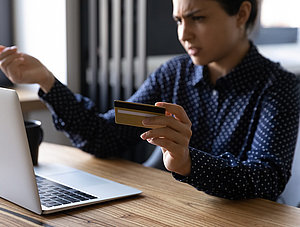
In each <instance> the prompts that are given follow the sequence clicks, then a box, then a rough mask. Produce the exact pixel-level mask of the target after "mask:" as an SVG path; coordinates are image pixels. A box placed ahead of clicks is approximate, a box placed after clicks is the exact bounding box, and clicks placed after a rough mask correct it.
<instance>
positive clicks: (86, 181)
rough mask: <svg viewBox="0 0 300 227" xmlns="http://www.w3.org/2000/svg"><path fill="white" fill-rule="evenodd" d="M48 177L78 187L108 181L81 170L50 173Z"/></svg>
mask: <svg viewBox="0 0 300 227" xmlns="http://www.w3.org/2000/svg"><path fill="white" fill-rule="evenodd" d="M49 178H51V179H53V180H55V181H58V182H60V183H62V184H66V185H68V186H72V187H74V188H78V189H79V188H85V187H89V186H95V185H101V184H107V183H108V181H107V180H105V179H102V178H100V177H97V176H94V175H91V174H89V173H85V172H82V171H73V172H69V173H63V174H58V175H51V176H49Z"/></svg>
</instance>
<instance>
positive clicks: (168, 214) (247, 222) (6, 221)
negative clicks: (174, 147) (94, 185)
mask: <svg viewBox="0 0 300 227" xmlns="http://www.w3.org/2000/svg"><path fill="white" fill-rule="evenodd" d="M39 161H40V162H51V163H52V162H56V163H61V164H65V165H68V166H71V167H74V168H77V169H81V170H84V171H87V172H89V173H92V174H95V175H98V176H100V177H104V178H107V179H110V180H113V181H117V182H119V183H123V184H126V185H129V186H132V187H135V188H138V189H140V190H142V191H143V193H142V194H141V195H139V196H134V197H129V198H125V199H119V200H115V201H110V202H105V203H101V204H96V205H91V206H87V207H82V208H77V209H73V210H69V211H63V212H59V213H56V214H50V215H43V216H39V215H36V214H34V213H32V212H30V211H27V210H25V209H23V208H21V207H19V206H17V205H14V204H12V203H10V202H8V201H5V200H3V199H0V226H300V210H299V209H298V208H296V207H290V206H285V205H282V204H278V203H275V202H272V201H268V200H263V199H252V200H242V201H230V200H226V199H221V198H217V197H213V196H209V195H207V194H205V193H203V192H200V191H197V190H196V189H194V188H193V187H191V186H189V185H187V184H184V183H180V182H177V181H176V180H174V179H173V178H172V176H171V174H170V173H168V172H165V171H161V170H157V169H153V168H148V167H144V166H142V165H140V164H136V163H132V162H129V161H124V160H102V159H97V158H95V157H93V156H92V155H89V154H86V153H84V152H82V151H80V150H78V149H75V148H72V147H67V146H61V145H54V144H49V143H43V144H42V145H41V147H40V157H39Z"/></svg>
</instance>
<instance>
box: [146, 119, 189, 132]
mask: <svg viewBox="0 0 300 227" xmlns="http://www.w3.org/2000/svg"><path fill="white" fill-rule="evenodd" d="M142 123H143V125H145V126H146V127H149V128H150V127H151V125H161V126H163V127H168V128H171V129H173V130H175V131H177V132H180V133H181V134H185V135H189V134H190V133H191V124H186V123H183V122H181V121H179V120H176V119H175V118H174V117H172V116H158V117H148V118H145V119H144V120H143V121H142Z"/></svg>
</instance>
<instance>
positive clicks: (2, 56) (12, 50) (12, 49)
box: [0, 46, 18, 61]
mask: <svg viewBox="0 0 300 227" xmlns="http://www.w3.org/2000/svg"><path fill="white" fill-rule="evenodd" d="M17 51H18V49H17V47H15V46H13V47H6V48H4V49H3V50H2V52H1V54H0V61H1V60H3V59H5V58H6V57H7V56H9V55H11V54H14V53H16V52H17Z"/></svg>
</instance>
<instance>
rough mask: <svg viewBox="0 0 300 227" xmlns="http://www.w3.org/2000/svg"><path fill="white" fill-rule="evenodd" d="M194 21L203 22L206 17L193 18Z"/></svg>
mask: <svg viewBox="0 0 300 227" xmlns="http://www.w3.org/2000/svg"><path fill="white" fill-rule="evenodd" d="M192 19H193V20H194V21H202V20H204V19H205V17H204V16H193V17H192Z"/></svg>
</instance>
